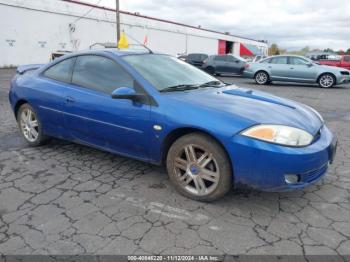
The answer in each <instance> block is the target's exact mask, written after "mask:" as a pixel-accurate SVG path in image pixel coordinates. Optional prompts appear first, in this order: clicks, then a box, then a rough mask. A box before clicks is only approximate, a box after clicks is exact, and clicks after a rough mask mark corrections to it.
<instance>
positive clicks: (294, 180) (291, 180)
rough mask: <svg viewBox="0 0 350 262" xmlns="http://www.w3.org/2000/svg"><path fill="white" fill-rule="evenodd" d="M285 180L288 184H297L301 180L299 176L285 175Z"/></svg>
mask: <svg viewBox="0 0 350 262" xmlns="http://www.w3.org/2000/svg"><path fill="white" fill-rule="evenodd" d="M284 180H285V181H286V183H287V184H295V183H298V182H299V180H300V178H299V175H291V174H290V175H284Z"/></svg>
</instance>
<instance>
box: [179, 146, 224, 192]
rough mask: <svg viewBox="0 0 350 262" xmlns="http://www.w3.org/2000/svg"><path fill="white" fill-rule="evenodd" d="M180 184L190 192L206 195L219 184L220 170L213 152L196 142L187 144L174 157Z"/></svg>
mask: <svg viewBox="0 0 350 262" xmlns="http://www.w3.org/2000/svg"><path fill="white" fill-rule="evenodd" d="M174 169H175V174H176V177H177V179H178V181H179V184H180V185H181V186H182V187H183V188H184V189H185V190H186V191H187V192H189V193H191V194H193V195H197V196H205V195H209V194H210V193H212V192H213V191H214V190H215V189H216V188H217V186H218V182H219V178H220V170H219V167H218V164H217V161H216V159H215V157H214V156H213V154H212V153H211V152H209V151H208V150H206V149H204V148H202V147H200V146H198V145H194V144H189V145H186V146H185V147H183V148H182V150H180V152H179V153H178V155H177V156H176V157H175V159H174Z"/></svg>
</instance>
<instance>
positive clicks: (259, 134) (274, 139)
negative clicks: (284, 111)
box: [241, 125, 313, 146]
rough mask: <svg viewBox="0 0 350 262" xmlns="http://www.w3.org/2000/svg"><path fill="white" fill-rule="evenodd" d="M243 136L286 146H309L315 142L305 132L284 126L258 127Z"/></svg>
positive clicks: (243, 133)
mask: <svg viewBox="0 0 350 262" xmlns="http://www.w3.org/2000/svg"><path fill="white" fill-rule="evenodd" d="M241 134H242V135H244V136H248V137H252V138H256V139H260V140H264V141H268V142H271V143H275V144H281V145H285V146H307V145H309V144H310V143H311V142H312V140H313V136H312V135H310V134H309V133H308V132H306V131H304V130H301V129H299V128H295V127H290V126H282V125H257V126H253V127H251V128H249V129H247V130H244V131H243V132H242V133H241Z"/></svg>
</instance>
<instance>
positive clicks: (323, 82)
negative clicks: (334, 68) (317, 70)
mask: <svg viewBox="0 0 350 262" xmlns="http://www.w3.org/2000/svg"><path fill="white" fill-rule="evenodd" d="M317 82H318V85H319V86H320V87H322V88H332V87H333V86H334V85H335V84H336V80H335V77H334V76H333V75H332V74H329V73H326V74H323V75H321V76H320V77H319V78H318V81H317Z"/></svg>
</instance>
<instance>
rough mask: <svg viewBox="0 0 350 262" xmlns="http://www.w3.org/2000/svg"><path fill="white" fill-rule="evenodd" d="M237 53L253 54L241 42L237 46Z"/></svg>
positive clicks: (243, 54) (241, 54) (242, 54)
mask: <svg viewBox="0 0 350 262" xmlns="http://www.w3.org/2000/svg"><path fill="white" fill-rule="evenodd" d="M239 55H240V56H253V55H254V54H253V53H252V51H250V50H249V49H248V48H247V47H245V46H244V45H243V44H240V47H239Z"/></svg>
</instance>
